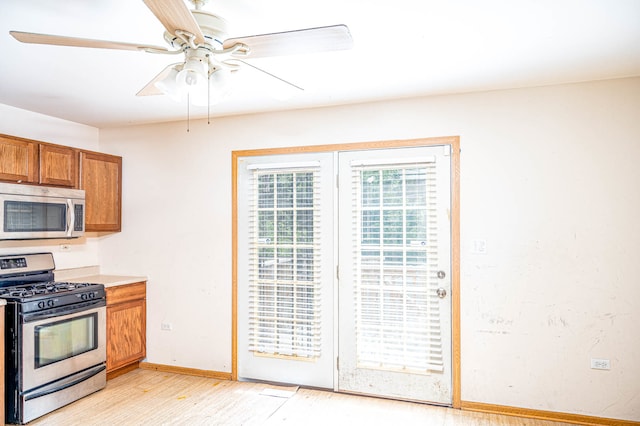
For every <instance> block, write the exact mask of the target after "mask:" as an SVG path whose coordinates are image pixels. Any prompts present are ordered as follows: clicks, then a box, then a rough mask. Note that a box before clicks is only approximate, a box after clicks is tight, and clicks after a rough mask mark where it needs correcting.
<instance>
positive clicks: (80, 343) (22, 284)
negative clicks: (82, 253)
mask: <svg viewBox="0 0 640 426" xmlns="http://www.w3.org/2000/svg"><path fill="white" fill-rule="evenodd" d="M42 268H45V269H46V270H42ZM33 269H35V270H33ZM52 271H53V256H52V255H51V253H39V254H27V255H17V256H0V298H4V299H6V300H7V306H6V309H5V310H6V315H5V324H6V325H5V344H6V348H5V349H6V351H5V352H6V355H5V370H6V371H5V373H6V379H5V387H6V395H5V408H6V421H7V423H19V424H24V423H27V422H29V421H31V420H33V419H35V418H38V417H40V416H42V415H44V414H46V413H49V412H51V411H53V410H55V409H57V408H59V407H61V406H63V405H66V404H69V403H71V402H73V401H76V400H77V399H79V398H81V397H83V396H85V395H88V394H90V393H92V392H95V391H97V390H99V389H102V388H103V387H104V386H105V385H106V299H105V292H104V286H102V285H99V284H91V283H64V282H55V281H53V273H52Z"/></svg>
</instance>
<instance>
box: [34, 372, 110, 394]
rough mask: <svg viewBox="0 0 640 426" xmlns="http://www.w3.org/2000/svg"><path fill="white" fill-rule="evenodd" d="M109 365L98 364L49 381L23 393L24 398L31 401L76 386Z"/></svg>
mask: <svg viewBox="0 0 640 426" xmlns="http://www.w3.org/2000/svg"><path fill="white" fill-rule="evenodd" d="M106 369H107V366H106V365H104V364H99V365H96V366H95V367H91V368H88V369H86V370H84V371H81V372H79V373H75V374H72V375H70V376H67V377H65V378H64V379H61V380H58V381H56V382H54V383H49V384H47V385H44V386H40V387H38V388H35V389H31V390H29V391H27V392H25V393H24V394H23V396H24V400H25V401H29V400H31V399H36V398H40V397H41V396H45V395H49V394H51V393H54V392H59V391H61V390H63V389H67V388H70V387H71V386H75V385H77V384H78V383H81V382H84V381H85V380H87V379H90V378H91V377H93V376H95V375H97V374H99V373H101V372H102V371H104V370H106Z"/></svg>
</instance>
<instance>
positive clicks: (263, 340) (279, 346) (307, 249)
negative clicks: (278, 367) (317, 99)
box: [248, 163, 321, 358]
mask: <svg viewBox="0 0 640 426" xmlns="http://www.w3.org/2000/svg"><path fill="white" fill-rule="evenodd" d="M248 168H249V170H252V177H251V186H252V191H251V194H252V195H251V197H250V200H249V206H250V212H249V223H250V225H249V226H250V228H249V239H250V242H249V252H250V253H249V258H250V260H249V268H250V270H249V298H250V300H249V312H250V314H249V316H250V317H249V350H251V351H254V352H258V353H260V354H263V355H266V356H269V355H274V356H293V357H304V358H315V357H319V356H320V344H321V341H320V337H321V336H320V303H319V301H320V300H321V299H320V296H321V293H320V291H321V286H320V258H321V256H320V238H319V230H320V213H319V212H320V191H319V183H320V178H319V175H318V173H319V167H318V166H317V163H313V164H311V163H310V164H299V165H297V166H296V167H294V168H288V169H286V168H282V167H279V168H262V167H251V166H249V167H248Z"/></svg>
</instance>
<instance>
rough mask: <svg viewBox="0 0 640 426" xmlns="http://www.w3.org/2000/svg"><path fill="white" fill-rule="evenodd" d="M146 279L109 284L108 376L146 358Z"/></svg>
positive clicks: (107, 289) (110, 376)
mask: <svg viewBox="0 0 640 426" xmlns="http://www.w3.org/2000/svg"><path fill="white" fill-rule="evenodd" d="M146 286H147V285H146V282H139V283H133V284H124V285H119V286H113V287H107V288H106V293H107V379H111V378H114V377H117V376H119V375H120V374H124V373H126V372H128V371H131V370H134V369H136V368H138V363H139V362H140V361H141V360H143V359H144V358H145V357H146V354H147V352H146V335H147V324H146V323H147V302H146V292H147V289H146Z"/></svg>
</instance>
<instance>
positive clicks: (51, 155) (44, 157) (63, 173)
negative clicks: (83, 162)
mask: <svg viewBox="0 0 640 426" xmlns="http://www.w3.org/2000/svg"><path fill="white" fill-rule="evenodd" d="M40 183H41V184H43V185H55V186H68V187H71V188H75V187H77V186H78V151H77V150H75V149H73V148H69V147H66V146H60V145H47V144H41V145H40Z"/></svg>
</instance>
